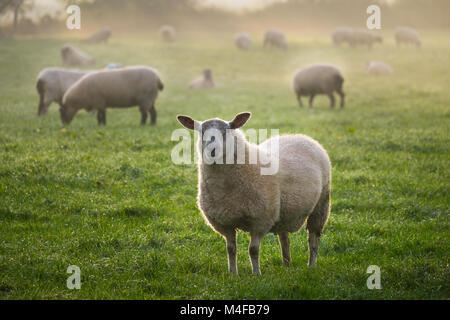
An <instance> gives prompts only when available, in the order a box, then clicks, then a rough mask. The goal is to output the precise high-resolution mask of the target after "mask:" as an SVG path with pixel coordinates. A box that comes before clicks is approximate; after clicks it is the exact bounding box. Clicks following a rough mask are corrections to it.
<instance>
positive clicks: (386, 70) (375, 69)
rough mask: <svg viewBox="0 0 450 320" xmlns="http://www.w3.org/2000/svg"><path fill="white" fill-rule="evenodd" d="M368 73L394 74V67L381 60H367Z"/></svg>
mask: <svg viewBox="0 0 450 320" xmlns="http://www.w3.org/2000/svg"><path fill="white" fill-rule="evenodd" d="M366 72H367V74H373V75H380V74H392V73H393V70H392V68H391V67H390V66H389V65H387V64H386V63H383V62H380V61H367V62H366Z"/></svg>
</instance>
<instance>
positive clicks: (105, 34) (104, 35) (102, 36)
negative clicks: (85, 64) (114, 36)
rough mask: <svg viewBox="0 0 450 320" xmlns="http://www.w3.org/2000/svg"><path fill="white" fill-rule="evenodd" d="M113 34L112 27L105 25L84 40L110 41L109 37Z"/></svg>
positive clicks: (90, 41)
mask: <svg viewBox="0 0 450 320" xmlns="http://www.w3.org/2000/svg"><path fill="white" fill-rule="evenodd" d="M110 36H111V29H109V28H107V27H105V28H101V29H100V30H98V31H97V32H95V33H94V34H93V35H91V36H90V37H88V38H86V39H84V40H83V41H84V42H86V43H91V44H94V43H102V42H105V43H106V42H108V39H109V37H110Z"/></svg>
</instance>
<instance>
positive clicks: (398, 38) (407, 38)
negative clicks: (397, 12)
mask: <svg viewBox="0 0 450 320" xmlns="http://www.w3.org/2000/svg"><path fill="white" fill-rule="evenodd" d="M395 43H396V45H397V47H400V45H401V44H406V45H407V44H412V45H415V46H416V47H418V48H420V47H421V46H422V42H421V41H420V38H419V34H418V33H417V31H416V30H414V29H412V28H409V27H400V28H397V29H396V30H395Z"/></svg>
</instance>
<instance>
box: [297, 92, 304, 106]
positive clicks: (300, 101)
mask: <svg viewBox="0 0 450 320" xmlns="http://www.w3.org/2000/svg"><path fill="white" fill-rule="evenodd" d="M297 101H298V105H299V106H300V108H303V102H302V96H301V95H300V94H297Z"/></svg>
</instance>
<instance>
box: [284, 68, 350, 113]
mask: <svg viewBox="0 0 450 320" xmlns="http://www.w3.org/2000/svg"><path fill="white" fill-rule="evenodd" d="M343 83H344V77H343V76H342V74H341V72H340V71H339V69H338V68H336V67H335V66H332V65H327V64H314V65H310V66H308V67H305V68H303V69H299V70H297V71H296V73H295V76H294V80H293V82H292V87H293V89H294V92H295V94H296V95H297V100H298V103H299V105H300V107H303V103H302V99H301V97H302V96H309V107H310V108H312V104H313V101H314V97H315V96H316V95H317V94H326V95H328V97H329V98H330V107H331V108H334V95H333V92H334V91H336V92H337V93H338V94H339V96H340V97H341V108H343V107H344V97H345V94H344V92H343V91H342V84H343Z"/></svg>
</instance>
